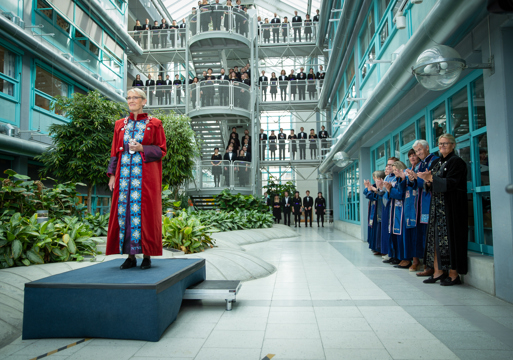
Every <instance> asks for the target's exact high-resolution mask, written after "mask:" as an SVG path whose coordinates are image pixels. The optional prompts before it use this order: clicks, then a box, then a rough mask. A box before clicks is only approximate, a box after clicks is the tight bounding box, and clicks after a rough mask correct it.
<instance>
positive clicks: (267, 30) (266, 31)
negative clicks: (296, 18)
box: [262, 19, 271, 44]
mask: <svg viewBox="0 0 513 360" xmlns="http://www.w3.org/2000/svg"><path fill="white" fill-rule="evenodd" d="M262 30H263V36H264V44H265V43H268V44H269V42H270V41H271V40H270V39H271V24H270V23H269V19H265V22H264V23H263V24H262Z"/></svg>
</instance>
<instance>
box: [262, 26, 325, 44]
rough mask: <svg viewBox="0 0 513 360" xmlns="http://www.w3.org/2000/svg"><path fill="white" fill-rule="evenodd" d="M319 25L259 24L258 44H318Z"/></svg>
mask: <svg viewBox="0 0 513 360" xmlns="http://www.w3.org/2000/svg"><path fill="white" fill-rule="evenodd" d="M316 42H317V23H316V22H311V23H310V24H305V23H301V24H299V23H280V24H271V23H262V24H258V44H259V45H260V46H267V45H272V46H275V45H280V44H296V45H302V44H309V43H311V44H316Z"/></svg>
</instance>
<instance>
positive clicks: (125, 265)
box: [119, 258, 137, 270]
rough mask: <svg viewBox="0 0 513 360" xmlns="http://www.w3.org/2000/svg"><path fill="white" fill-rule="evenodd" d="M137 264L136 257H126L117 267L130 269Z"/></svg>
mask: <svg viewBox="0 0 513 360" xmlns="http://www.w3.org/2000/svg"><path fill="white" fill-rule="evenodd" d="M136 266H137V259H136V258H133V259H131V258H127V259H126V260H125V262H124V263H123V265H121V266H120V267H119V268H120V269H121V270H125V269H130V268H133V267H136Z"/></svg>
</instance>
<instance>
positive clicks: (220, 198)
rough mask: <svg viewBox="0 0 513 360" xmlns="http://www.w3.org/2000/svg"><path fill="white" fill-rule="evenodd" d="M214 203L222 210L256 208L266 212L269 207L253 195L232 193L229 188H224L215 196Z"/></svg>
mask: <svg viewBox="0 0 513 360" xmlns="http://www.w3.org/2000/svg"><path fill="white" fill-rule="evenodd" d="M215 201H216V205H217V206H218V207H219V209H221V210H224V211H235V210H236V209H239V210H256V211H258V212H261V213H263V212H268V211H269V207H268V206H267V205H266V204H265V203H264V202H263V201H262V199H261V198H257V197H255V196H253V195H242V194H232V193H230V190H228V189H224V190H223V191H222V192H221V193H219V195H217V196H216V197H215Z"/></svg>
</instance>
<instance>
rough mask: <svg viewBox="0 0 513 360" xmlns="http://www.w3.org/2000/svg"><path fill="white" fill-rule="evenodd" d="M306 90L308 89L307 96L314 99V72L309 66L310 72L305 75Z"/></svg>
mask: <svg viewBox="0 0 513 360" xmlns="http://www.w3.org/2000/svg"><path fill="white" fill-rule="evenodd" d="M306 83H307V85H306V90H307V91H308V98H309V99H310V100H315V92H316V91H317V89H316V87H315V74H314V71H313V69H312V68H310V72H309V73H308V75H306Z"/></svg>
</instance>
